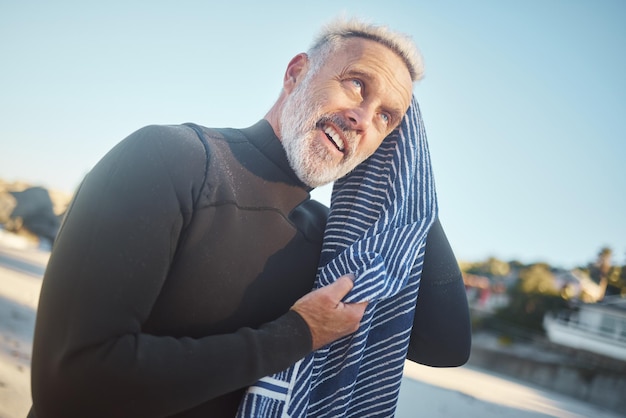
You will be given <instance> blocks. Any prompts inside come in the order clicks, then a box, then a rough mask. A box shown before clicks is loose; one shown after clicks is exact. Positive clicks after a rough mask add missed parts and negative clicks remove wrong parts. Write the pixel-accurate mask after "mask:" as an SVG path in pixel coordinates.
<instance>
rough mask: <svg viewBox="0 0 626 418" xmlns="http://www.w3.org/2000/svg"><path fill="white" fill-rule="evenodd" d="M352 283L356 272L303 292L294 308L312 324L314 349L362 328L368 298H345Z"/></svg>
mask: <svg viewBox="0 0 626 418" xmlns="http://www.w3.org/2000/svg"><path fill="white" fill-rule="evenodd" d="M353 287H354V275H352V274H348V275H345V276H341V277H339V278H338V279H337V280H336V281H335V282H333V283H331V284H329V285H328V286H324V287H323V288H320V289H317V290H314V291H313V292H311V293H308V294H306V295H304V296H303V297H302V298H300V299H299V300H297V301H296V303H295V304H294V305H293V307H292V309H293V310H295V311H296V312H298V313H299V314H300V315H301V316H302V317H303V319H304V320H305V321H306V323H307V325H308V326H309V329H310V331H311V336H312V339H313V347H312V348H313V350H317V349H319V348H321V347H323V346H325V345H326V344H329V343H331V342H333V341H335V340H337V339H339V338H341V337H344V336H346V335H348V334H351V333H353V332H355V331H356V330H357V329H358V328H359V324H360V322H361V319H362V318H363V314H364V312H365V308H366V307H367V302H361V303H344V302H342V299H343V298H344V297H345V296H346V295H347V294H348V292H350V290H351V289H352V288H353Z"/></svg>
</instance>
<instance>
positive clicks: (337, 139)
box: [324, 126, 344, 151]
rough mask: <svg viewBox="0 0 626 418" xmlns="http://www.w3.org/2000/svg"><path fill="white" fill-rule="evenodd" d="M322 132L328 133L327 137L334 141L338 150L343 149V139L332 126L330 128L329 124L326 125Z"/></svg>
mask: <svg viewBox="0 0 626 418" xmlns="http://www.w3.org/2000/svg"><path fill="white" fill-rule="evenodd" d="M324 133H325V134H326V135H328V137H329V138H330V139H331V140H332V141H333V142H334V143H335V145H336V146H337V148H339V151H343V148H344V144H343V140H342V139H341V137H340V136H339V134H338V133H337V132H336V131H335V130H334V129H333V128H331V127H330V126H327V127H326V128H324Z"/></svg>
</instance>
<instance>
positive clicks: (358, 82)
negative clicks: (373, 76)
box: [352, 78, 363, 89]
mask: <svg viewBox="0 0 626 418" xmlns="http://www.w3.org/2000/svg"><path fill="white" fill-rule="evenodd" d="M352 84H354V86H355V87H356V88H358V89H362V88H363V83H362V82H361V80H358V79H356V78H354V79H352Z"/></svg>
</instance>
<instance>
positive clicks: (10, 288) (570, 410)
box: [0, 229, 626, 418]
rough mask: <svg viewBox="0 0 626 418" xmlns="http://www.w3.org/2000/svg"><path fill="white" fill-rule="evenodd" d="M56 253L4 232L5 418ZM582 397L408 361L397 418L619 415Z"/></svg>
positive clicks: (18, 399) (26, 361) (21, 398)
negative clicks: (49, 263)
mask: <svg viewBox="0 0 626 418" xmlns="http://www.w3.org/2000/svg"><path fill="white" fill-rule="evenodd" d="M48 258H49V253H48V252H47V251H44V250H41V249H39V248H38V247H37V245H36V243H33V242H32V241H29V240H27V239H25V238H23V237H19V236H15V235H13V234H11V233H8V232H6V231H4V230H2V229H0V418H24V417H25V416H26V413H27V412H28V409H29V408H30V403H31V397H30V353H31V350H32V337H33V330H34V324H35V312H36V309H37V301H38V298H39V291H40V288H41V282H42V275H43V272H44V269H45V265H46V263H47V261H48ZM620 416H621V417H624V416H626V415H618V414H615V413H612V412H609V411H607V410H603V409H601V408H598V407H596V406H593V405H590V404H587V403H584V402H580V401H578V400H576V399H573V398H569V397H566V396H562V395H559V394H556V393H552V392H548V391H545V390H542V389H539V388H537V387H533V386H530V385H528V384H525V383H524V382H520V381H516V380H515V379H511V378H510V377H505V376H498V375H496V374H493V373H490V372H487V371H485V370H480V369H477V368H473V367H470V366H464V367H459V368H453V369H435V368H430V367H425V366H420V365H417V364H414V363H411V362H407V364H406V367H405V377H404V381H403V384H402V389H401V392H400V401H399V404H398V409H397V413H396V417H397V418H415V417H427V418H443V417H464V418H474V417H475V418H502V417H507V418H533V417H559V418H587V417H593V418H619V417H620Z"/></svg>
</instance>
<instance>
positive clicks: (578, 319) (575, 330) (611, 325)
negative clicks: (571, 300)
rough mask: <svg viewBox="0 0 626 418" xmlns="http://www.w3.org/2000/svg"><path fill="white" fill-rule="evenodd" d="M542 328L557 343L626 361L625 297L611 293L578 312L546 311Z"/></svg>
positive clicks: (583, 305) (584, 306) (581, 307)
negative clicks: (552, 312)
mask: <svg viewBox="0 0 626 418" xmlns="http://www.w3.org/2000/svg"><path fill="white" fill-rule="evenodd" d="M543 327H544V328H545V330H546V334H547V336H548V339H549V340H550V341H551V342H553V343H555V344H559V345H562V346H566V347H571V348H575V349H579V350H585V351H590V352H592V353H596V354H600V355H603V356H607V357H611V358H614V359H618V360H621V361H626V298H622V297H616V296H609V297H606V298H604V300H602V301H600V302H597V303H585V304H581V305H580V308H579V309H578V310H576V311H563V312H559V313H558V314H556V315H553V314H547V315H545V316H544V319H543Z"/></svg>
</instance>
